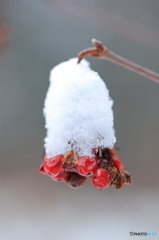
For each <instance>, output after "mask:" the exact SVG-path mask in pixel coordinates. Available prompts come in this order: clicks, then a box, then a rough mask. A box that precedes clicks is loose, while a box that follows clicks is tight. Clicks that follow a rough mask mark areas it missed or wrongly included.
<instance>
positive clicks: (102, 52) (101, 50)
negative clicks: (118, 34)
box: [78, 39, 159, 83]
mask: <svg viewBox="0 0 159 240" xmlns="http://www.w3.org/2000/svg"><path fill="white" fill-rule="evenodd" d="M92 43H93V44H94V46H95V47H94V48H88V49H85V50H83V51H81V52H80V53H79V54H78V63H80V62H81V60H82V59H83V58H85V57H86V56H87V55H89V56H91V57H94V58H100V59H107V60H109V61H111V62H114V63H116V64H118V65H121V66H122V67H125V68H127V69H130V70H131V71H134V72H136V73H138V74H140V75H142V76H144V77H147V78H149V79H151V80H153V81H155V82H157V83H159V74H158V73H156V72H153V71H151V70H149V69H147V68H144V67H142V66H140V65H138V64H136V63H133V62H131V61H129V60H127V59H125V58H123V57H121V56H119V55H117V54H115V53H113V52H111V51H109V50H108V49H107V48H106V47H105V46H104V45H103V44H102V43H101V42H99V41H98V40H96V39H92Z"/></svg>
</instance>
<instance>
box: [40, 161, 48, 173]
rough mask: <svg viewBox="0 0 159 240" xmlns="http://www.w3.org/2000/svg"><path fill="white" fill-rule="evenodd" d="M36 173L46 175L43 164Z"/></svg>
mask: <svg viewBox="0 0 159 240" xmlns="http://www.w3.org/2000/svg"><path fill="white" fill-rule="evenodd" d="M38 172H40V173H42V174H44V175H47V174H46V172H45V169H44V163H42V164H41V165H40V167H39V169H38Z"/></svg>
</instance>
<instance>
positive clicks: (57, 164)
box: [43, 154, 64, 176]
mask: <svg viewBox="0 0 159 240" xmlns="http://www.w3.org/2000/svg"><path fill="white" fill-rule="evenodd" d="M62 158H63V155H62V154H61V155H57V156H55V157H52V158H48V159H46V160H45V161H44V164H43V167H44V170H45V172H46V174H48V175H51V176H56V175H57V174H59V173H61V172H63V171H64V166H63V164H62V161H61V159H62Z"/></svg>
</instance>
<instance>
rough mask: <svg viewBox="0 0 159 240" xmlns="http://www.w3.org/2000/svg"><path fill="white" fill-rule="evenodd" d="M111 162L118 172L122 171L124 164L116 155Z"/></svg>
mask: <svg viewBox="0 0 159 240" xmlns="http://www.w3.org/2000/svg"><path fill="white" fill-rule="evenodd" d="M113 161H114V163H115V165H116V166H117V168H118V169H119V170H120V171H121V170H123V168H124V164H123V163H122V161H121V160H120V158H119V157H118V156H117V155H116V156H115V157H114V159H113Z"/></svg>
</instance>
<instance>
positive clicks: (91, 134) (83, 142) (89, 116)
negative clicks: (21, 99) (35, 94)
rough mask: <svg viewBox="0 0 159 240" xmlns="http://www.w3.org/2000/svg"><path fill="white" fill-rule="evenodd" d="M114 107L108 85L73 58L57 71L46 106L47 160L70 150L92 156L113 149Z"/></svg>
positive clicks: (51, 79)
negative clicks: (105, 149)
mask: <svg viewBox="0 0 159 240" xmlns="http://www.w3.org/2000/svg"><path fill="white" fill-rule="evenodd" d="M112 105H113V101H112V100H111V99H110V97H109V91H108V89H107V87H106V85H105V83H104V82H103V80H102V79H101V78H100V76H99V75H98V73H96V72H94V71H93V70H91V69H90V67H89V62H88V61H86V60H82V61H81V63H80V64H77V58H73V59H70V60H68V61H66V62H63V63H60V64H59V65H57V66H56V67H54V68H53V69H52V70H51V72H50V86H49V89H48V92H47V95H46V99H45V103H44V116H45V120H46V125H45V127H46V129H47V136H46V138H45V151H46V155H47V157H53V156H56V155H59V154H64V155H65V154H66V153H67V152H69V151H70V150H74V151H75V152H76V153H77V154H78V156H92V149H97V148H98V147H105V148H107V147H108V148H113V146H114V143H115V141H116V138H115V134H114V128H113V111H112Z"/></svg>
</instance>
